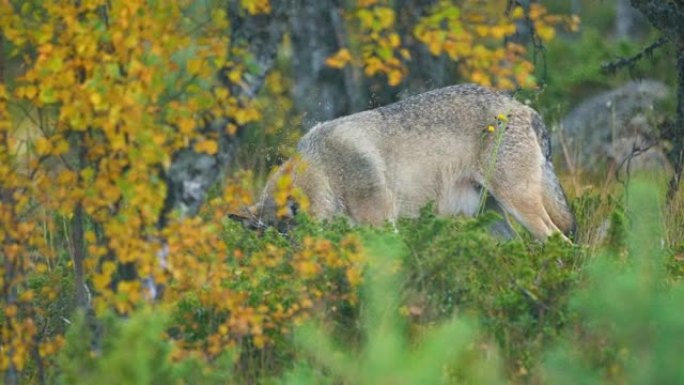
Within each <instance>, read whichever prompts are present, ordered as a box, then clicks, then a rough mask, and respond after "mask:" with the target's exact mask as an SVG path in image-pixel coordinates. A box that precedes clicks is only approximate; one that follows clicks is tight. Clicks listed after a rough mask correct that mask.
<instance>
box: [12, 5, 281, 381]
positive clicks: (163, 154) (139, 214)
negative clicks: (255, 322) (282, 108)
mask: <svg viewBox="0 0 684 385" xmlns="http://www.w3.org/2000/svg"><path fill="white" fill-rule="evenodd" d="M190 3H191V2H188V1H180V2H172V3H168V2H149V1H144V0H125V1H124V0H113V1H105V0H89V1H83V2H73V1H62V0H58V1H46V2H32V3H31V6H30V7H29V6H27V7H19V8H21V9H19V8H18V7H16V2H0V29H1V33H2V35H3V39H7V45H8V46H9V45H11V46H12V47H13V48H14V53H16V54H17V55H18V59H17V60H22V61H23V62H22V64H21V68H22V72H21V74H20V76H19V77H18V78H17V79H16V82H14V83H13V84H12V85H11V86H10V87H9V89H8V88H6V87H5V86H4V85H0V197H2V199H0V254H2V255H3V257H4V258H5V263H3V266H2V267H0V288H2V289H3V292H6V293H10V292H11V293H18V295H17V296H16V298H15V297H12V298H10V297H2V298H0V304H1V307H2V308H3V309H4V310H5V312H6V314H5V316H6V319H7V322H5V321H3V324H2V325H1V326H0V370H5V369H7V368H9V367H12V368H13V369H14V370H18V371H21V369H22V368H24V367H25V366H26V365H27V362H28V361H27V360H28V359H29V356H28V352H31V351H40V352H41V355H42V354H45V355H46V356H49V355H52V354H54V353H55V352H56V351H57V349H58V347H59V344H58V343H57V342H55V341H57V340H55V341H52V340H47V339H44V338H43V337H40V338H38V337H37V336H36V334H35V330H34V329H33V328H32V327H31V325H32V323H33V320H34V317H35V316H36V315H37V314H40V312H42V311H43V310H42V309H41V308H42V307H44V306H42V305H41V304H42V303H43V302H41V301H45V300H51V301H54V300H55V299H56V298H57V297H58V296H61V295H67V294H64V293H60V292H59V287H61V286H60V285H57V284H55V285H53V288H43V289H40V290H28V289H27V287H28V286H27V285H28V279H29V274H30V273H40V274H46V275H48V276H50V277H51V276H52V275H51V274H55V275H58V274H56V273H53V269H54V268H55V265H56V264H57V262H56V255H57V250H58V248H60V247H61V248H63V249H66V250H70V251H73V250H74V249H73V248H66V246H64V245H60V244H58V243H57V242H56V241H55V234H58V233H59V234H60V237H62V234H64V237H66V242H67V243H68V244H69V245H72V243H73V242H74V241H75V240H77V234H75V233H72V230H73V229H72V228H71V224H72V223H71V222H72V221H75V220H77V219H78V220H81V221H84V222H85V223H87V224H88V226H92V228H94V229H97V231H95V230H90V229H89V230H88V231H85V232H84V233H83V237H82V241H80V242H82V246H83V249H84V250H85V251H86V260H85V261H84V262H83V267H84V271H85V274H86V277H85V280H86V282H87V284H88V286H89V288H90V291H91V293H92V295H93V305H94V306H95V308H96V310H97V311H98V313H100V312H104V311H106V310H115V311H117V312H119V313H127V312H130V311H132V310H134V309H135V308H136V307H137V306H140V305H142V304H144V303H145V302H146V298H145V296H144V294H145V289H144V288H142V287H141V285H140V283H139V282H138V281H117V278H116V274H115V271H116V268H117V266H118V265H119V264H122V263H132V264H134V266H135V269H136V270H137V272H138V273H139V274H140V275H141V276H146V275H149V276H151V277H153V278H154V279H155V280H156V282H165V280H168V279H170V278H173V275H171V276H169V275H168V272H167V271H166V270H165V268H164V265H163V264H162V263H161V262H160V261H161V260H160V258H159V255H160V249H161V245H162V244H163V242H162V238H161V237H162V236H163V235H165V236H169V237H170V238H173V240H172V241H171V242H170V245H171V246H172V247H176V249H178V248H179V247H181V246H182V247H181V249H182V250H192V252H193V253H194V252H198V253H201V252H204V255H214V254H215V253H221V252H224V251H225V250H226V247H225V245H224V244H222V243H221V242H219V241H220V240H219V239H217V236H216V234H215V232H212V231H210V229H209V228H207V227H206V225H205V224H203V223H194V222H193V223H191V224H190V226H189V227H186V228H184V231H185V233H183V234H184V235H185V237H184V238H182V241H181V245H180V246H179V244H178V242H179V241H178V238H174V237H177V235H176V234H172V235H173V236H171V235H170V234H162V233H161V231H160V230H159V229H158V228H157V223H158V220H159V214H160V212H161V209H162V205H163V203H164V196H165V195H166V191H165V190H166V186H165V183H164V181H163V179H162V178H161V175H160V174H161V171H163V170H165V169H167V168H168V167H169V164H170V156H171V155H172V154H173V153H174V152H176V151H178V150H180V149H183V148H187V147H189V146H195V148H196V149H197V150H198V151H202V152H206V153H208V154H215V153H216V152H217V151H218V143H217V142H216V139H215V138H214V137H209V136H207V135H206V134H203V133H201V132H200V130H199V128H200V127H201V125H202V123H203V121H204V120H205V119H207V118H232V119H233V121H235V122H237V123H238V124H245V123H247V122H253V121H255V120H258V119H260V118H261V115H260V111H259V110H258V109H257V108H256V107H255V106H254V105H252V103H251V102H250V101H246V100H236V98H235V97H234V96H232V95H231V94H230V92H229V91H228V89H226V88H221V87H220V86H217V84H215V81H214V77H215V74H216V73H217V72H218V70H219V69H220V68H223V67H224V66H229V67H231V68H244V63H245V62H247V61H248V58H247V55H246V52H247V51H246V50H240V49H238V48H236V47H235V46H234V45H232V44H230V41H229V38H228V37H226V36H228V34H226V33H225V31H224V29H225V28H227V27H228V24H227V17H226V14H225V12H224V11H216V12H213V13H212V15H211V23H205V22H204V21H202V23H201V24H200V23H198V22H197V20H200V19H201V20H204V19H205V18H204V16H205V15H201V16H202V18H199V17H194V16H196V15H192V13H193V12H197V11H196V10H195V9H196V7H190V6H189V5H190ZM243 6H244V9H245V10H247V12H248V13H250V14H256V13H265V12H270V3H269V1H267V0H253V1H247V0H245V1H244V2H243ZM105 13H106V14H105ZM105 17H106V20H104V18H105ZM27 52H29V53H30V54H26V53H27ZM14 53H13V54H14ZM233 77H234V78H236V80H239V78H240V76H239V73H238V75H237V76H233ZM10 99H11V101H12V102H13V103H15V104H17V105H22V106H27V107H28V108H27V110H29V111H36V112H35V114H36V115H37V117H35V119H34V117H33V116H29V118H31V119H32V120H35V121H36V122H37V123H36V126H37V127H36V129H35V132H34V133H33V132H32V133H31V135H25V137H26V138H27V139H26V148H27V150H26V151H24V152H22V156H23V157H25V158H26V159H19V158H18V157H17V156H15V155H14V154H16V151H14V149H15V148H16V143H17V142H18V139H17V138H18V128H17V127H15V126H14V124H13V119H12V117H11V116H10V115H9V113H8V110H7V103H8V101H9V100H10ZM32 113H33V112H32ZM77 208H78V210H77ZM79 210H80V211H79ZM77 212H80V213H81V214H76V213H77ZM79 215H80V216H82V217H81V218H77V217H78V216H79ZM58 229H59V231H58ZM189 240H192V241H189ZM212 242H213V243H212ZM198 245H200V246H202V247H198ZM74 247H75V246H74ZM176 249H174V250H176ZM183 255H184V256H185V257H189V259H191V260H195V261H196V260H197V259H196V258H195V257H194V254H183ZM67 260H68V259H67ZM59 263H64V264H65V267H67V268H69V269H74V268H76V266H74V265H73V264H72V262H69V263H68V264H67V263H66V262H59ZM208 274H209V273H208ZM212 274H213V273H212ZM181 278H185V276H182V275H181ZM193 278H194V277H187V279H193ZM216 285H217V286H219V285H218V284H216ZM6 347H11V349H6ZM36 349H38V350H36ZM42 358H43V359H45V360H48V359H49V357H42Z"/></svg>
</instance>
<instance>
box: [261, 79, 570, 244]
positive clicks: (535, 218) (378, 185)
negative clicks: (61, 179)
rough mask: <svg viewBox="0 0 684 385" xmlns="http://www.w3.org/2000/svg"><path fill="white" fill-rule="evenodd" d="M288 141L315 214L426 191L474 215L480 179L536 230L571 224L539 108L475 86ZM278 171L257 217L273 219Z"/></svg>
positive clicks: (393, 213) (398, 203)
mask: <svg viewBox="0 0 684 385" xmlns="http://www.w3.org/2000/svg"><path fill="white" fill-rule="evenodd" d="M502 115H503V118H502ZM497 117H498V118H497ZM490 126H491V127H490ZM492 128H494V130H493V131H494V132H491V131H492ZM500 135H501V136H500ZM297 150H298V152H299V154H300V157H299V158H298V159H301V161H303V162H305V163H306V166H305V167H304V168H302V170H300V171H299V172H296V173H295V175H294V184H295V186H297V187H299V188H301V189H302V191H303V192H304V193H305V194H306V195H307V196H308V198H309V202H310V213H311V214H312V215H313V216H315V217H317V218H320V219H327V218H331V217H333V216H335V215H340V214H344V215H347V216H349V217H350V218H351V219H352V220H353V221H354V222H357V223H369V224H381V223H383V222H384V221H386V220H389V221H394V220H396V219H397V218H398V217H400V216H416V215H417V214H418V212H419V210H420V208H421V207H423V206H424V205H426V204H427V203H428V202H430V201H434V202H435V205H436V209H437V211H438V213H439V214H442V215H451V214H458V213H462V214H466V215H474V214H475V213H476V212H477V210H478V208H479V205H480V203H481V199H480V193H479V190H480V189H481V188H485V189H486V190H487V191H488V192H489V193H490V194H491V195H492V196H493V197H494V198H495V199H496V200H497V202H498V203H499V205H500V206H501V207H502V208H503V209H504V210H506V211H507V212H508V213H510V214H511V215H513V216H514V217H515V218H516V219H517V220H518V221H520V223H522V224H523V225H524V226H525V227H526V228H527V229H529V231H531V232H532V234H533V235H534V236H535V237H537V238H538V239H546V237H548V236H549V235H551V234H552V233H554V232H562V233H566V234H567V233H568V232H569V231H571V229H572V228H573V226H574V217H573V215H572V213H571V212H570V210H569V209H568V205H567V202H566V198H565V195H564V194H563V190H562V189H561V186H560V184H559V183H558V179H557V177H556V175H555V173H554V170H553V165H552V164H551V160H550V145H549V139H548V136H547V133H546V128H545V126H544V123H543V121H542V119H541V118H540V116H539V114H537V112H535V111H534V110H533V109H532V108H530V107H528V106H526V105H524V104H521V103H519V102H517V101H516V100H514V99H512V98H511V97H509V96H507V95H505V94H502V93H498V92H495V91H492V90H489V89H486V88H483V87H480V86H475V85H458V86H451V87H446V88H442V89H437V90H434V91H430V92H426V93H424V94H420V95H417V96H413V97H410V98H407V99H405V100H403V101H400V102H398V103H395V104H391V105H388V106H385V107H380V108H377V109H375V110H372V111H365V112H360V113H357V114H353V115H350V116H346V117H342V118H339V119H335V120H332V121H329V122H325V123H321V124H318V125H317V126H315V127H314V128H312V129H311V131H309V132H308V133H307V134H306V135H305V136H304V137H303V138H302V139H301V141H300V142H299V145H298V147H297ZM294 161H299V160H291V161H290V162H294ZM281 174H282V168H281V170H279V172H276V173H275V174H274V175H273V176H272V177H271V178H270V179H269V181H268V182H267V185H266V188H265V189H264V192H263V194H262V197H261V199H260V201H259V202H258V203H257V205H255V206H254V207H252V208H251V209H250V212H251V215H252V216H253V220H256V221H258V222H259V224H275V223H276V222H277V220H276V205H275V203H274V200H273V197H272V193H273V191H275V188H276V187H275V186H276V181H277V180H278V178H279V177H280V175H281Z"/></svg>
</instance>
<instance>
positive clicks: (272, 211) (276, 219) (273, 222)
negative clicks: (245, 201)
mask: <svg viewBox="0 0 684 385" xmlns="http://www.w3.org/2000/svg"><path fill="white" fill-rule="evenodd" d="M298 210H299V204H298V203H297V201H296V200H295V199H294V198H292V197H288V198H287V201H286V203H285V205H284V207H279V206H278V205H277V204H276V201H275V199H274V198H273V196H270V195H267V192H264V194H263V196H262V198H261V199H260V201H259V202H258V203H256V204H254V205H252V206H250V207H247V208H244V209H243V210H242V211H241V212H238V213H233V214H230V215H229V217H230V218H231V219H233V220H235V221H238V222H241V223H242V224H243V226H245V227H247V228H248V229H251V230H256V231H260V232H261V231H264V230H265V229H266V228H268V227H274V228H275V229H276V230H278V232H280V233H283V234H284V233H287V232H288V231H290V230H291V229H292V227H293V226H294V225H295V216H296V215H297V212H298Z"/></svg>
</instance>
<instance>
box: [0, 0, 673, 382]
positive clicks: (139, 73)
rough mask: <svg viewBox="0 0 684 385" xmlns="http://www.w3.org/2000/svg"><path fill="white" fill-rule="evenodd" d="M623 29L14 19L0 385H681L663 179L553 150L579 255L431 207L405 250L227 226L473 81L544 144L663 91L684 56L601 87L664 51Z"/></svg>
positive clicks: (646, 32) (507, 10) (142, 15)
mask: <svg viewBox="0 0 684 385" xmlns="http://www.w3.org/2000/svg"><path fill="white" fill-rule="evenodd" d="M628 3H629V2H627V1H624V0H611V1H609V0H604V1H600V2H596V1H590V0H572V1H562V0H548V1H526V0H521V1H504V0H496V1H479V0H450V1H448V0H434V1H415V0H357V1H346V0H345V1H340V0H316V1H313V0H311V1H309V0H288V1H276V0H270V1H269V0H239V1H238V0H229V1H226V0H206V1H178V2H173V3H170V2H158V1H149V0H127V1H125V2H124V1H101V0H84V1H79V2H75V3H74V2H70V1H53V2H43V1H24V0H22V1H14V0H9V1H5V2H3V3H2V4H0V27H1V34H0V55H1V56H0V83H1V84H0V197H1V198H2V199H1V200H0V242H1V243H0V245H1V249H0V289H1V290H0V302H1V303H2V312H1V313H0V372H2V379H3V383H6V384H18V383H22V384H23V383H27V384H53V383H64V384H76V383H83V384H86V383H107V382H110V383H129V384H146V383H149V384H157V383H187V384H195V383H207V384H213V383H217V384H219V383H220V384H224V383H235V384H238V383H239V384H245V383H251V384H257V383H258V384H273V383H303V384H306V383H331V384H332V383H349V384H358V383H378V382H391V383H407V384H408V383H438V382H439V383H471V384H480V383H482V384H484V383H487V384H491V383H499V382H505V383H514V384H518V383H520V384H522V383H533V384H537V383H583V382H592V383H607V384H612V383H659V382H663V383H678V382H680V381H681V379H680V378H679V377H681V370H680V369H679V365H678V363H677V361H676V359H677V357H678V356H677V352H678V351H681V346H679V345H678V344H679V343H680V342H679V341H681V339H680V338H679V337H680V336H679V334H678V333H679V329H681V328H678V325H680V324H681V322H680V321H681V317H682V314H684V313H682V312H681V311H680V310H679V308H678V306H677V303H678V301H679V302H681V298H679V297H680V296H681V287H680V286H681V279H682V277H684V197H683V194H682V193H681V191H680V192H679V193H678V195H676V196H674V198H673V199H670V200H669V201H666V200H665V198H664V192H662V190H663V189H664V186H665V181H666V180H667V178H668V177H669V175H668V172H667V170H660V171H656V172H653V171H652V172H648V173H647V174H649V179H647V180H642V181H641V182H639V183H636V184H634V183H633V182H632V181H631V178H629V176H631V175H628V178H618V177H616V173H614V172H613V171H614V170H611V169H609V168H608V169H606V168H599V167H597V168H595V169H587V170H584V169H581V170H577V169H576V167H574V165H572V164H569V162H568V160H567V159H568V158H567V157H564V156H562V151H561V152H560V153H559V151H557V152H556V159H555V160H556V163H557V165H558V166H559V168H560V169H562V170H564V171H563V172H562V173H561V175H560V177H561V180H562V182H563V185H564V187H565V189H566V191H567V192H568V194H569V198H570V201H571V204H572V207H573V211H574V212H575V214H576V216H577V222H578V229H579V230H578V232H577V234H576V245H568V244H566V243H564V242H563V241H562V240H560V239H557V238H553V239H551V240H549V241H548V242H547V243H545V244H540V243H537V242H535V241H533V240H532V239H531V237H530V236H529V235H527V234H526V233H525V232H524V230H523V229H522V228H519V227H516V229H517V232H518V234H517V235H516V237H514V239H512V240H508V241H503V240H501V239H499V238H497V237H496V236H493V235H492V234H491V231H490V228H491V227H492V226H493V225H494V224H495V222H496V221H498V220H499V219H500V218H499V217H498V216H497V214H496V213H485V214H484V215H482V216H480V217H478V218H476V219H466V218H440V217H436V216H435V215H434V213H433V212H432V210H431V208H430V207H426V208H425V209H424V210H423V212H422V214H421V216H420V218H416V219H405V220H402V221H401V222H400V223H398V224H397V226H396V228H395V227H391V226H387V227H385V228H365V227H362V226H350V225H349V224H348V223H346V222H345V221H344V219H341V218H340V219H338V220H335V221H332V222H329V223H318V222H316V221H313V220H312V219H310V218H307V217H306V215H305V214H300V215H299V217H298V219H297V226H296V227H295V228H294V230H292V231H291V232H289V233H288V234H280V233H278V232H277V231H276V230H275V229H267V230H264V231H259V232H254V231H252V230H249V229H246V228H244V227H243V226H242V225H241V224H240V223H238V222H235V221H232V220H230V219H228V218H229V215H230V214H232V213H236V212H239V210H241V209H242V208H243V207H244V206H246V205H248V204H250V203H251V202H252V201H253V200H254V199H255V197H257V196H258V193H259V191H260V188H261V186H262V185H263V183H264V180H265V178H266V177H267V175H268V174H269V173H270V172H271V171H272V170H273V168H274V167H276V166H277V165H279V164H281V163H282V162H283V161H284V160H285V159H287V158H289V157H290V156H292V155H293V154H294V153H295V147H296V143H297V140H298V139H299V138H300V137H301V135H303V134H304V133H305V132H306V131H307V130H308V129H309V128H311V127H312V126H313V125H315V124H316V123H318V122H321V121H325V120H329V119H332V118H335V117H338V116H342V115H346V114H350V113H353V112H357V111H361V110H365V109H370V108H374V107H376V106H379V105H385V104H388V103H391V102H393V101H396V100H399V99H402V98H405V97H407V96H410V95H413V94H416V93H420V92H423V91H427V90H430V89H434V88H438V87H441V86H446V85H451V84H458V83H465V82H476V83H480V84H483V85H488V86H492V87H496V88H500V89H503V90H506V91H509V92H511V93H513V95H514V96H515V97H516V98H518V99H520V100H522V101H525V102H527V103H529V104H531V105H532V106H534V107H535V108H537V109H538V110H539V111H540V112H541V113H542V115H543V116H544V117H545V120H546V122H547V124H548V126H549V127H550V128H551V129H552V130H553V131H554V132H555V133H558V132H560V130H562V127H561V125H562V122H563V119H564V118H565V117H566V116H567V115H568V114H569V113H570V112H571V111H572V110H573V108H575V107H576V106H577V105H579V104H581V103H582V102H584V101H585V100H586V99H588V98H590V97H591V96H594V95H596V94H598V93H600V92H604V91H608V90H611V89H614V88H616V87H619V86H621V85H622V84H624V83H626V82H628V81H630V80H632V79H633V78H641V77H644V78H649V79H655V80H659V81H662V82H663V83H664V84H666V85H673V84H675V83H676V79H677V72H676V70H675V63H674V60H673V58H674V56H675V55H674V53H673V52H675V51H676V47H677V46H676V45H675V44H674V43H672V44H669V45H665V46H663V47H661V49H659V50H656V51H655V53H654V54H653V55H652V57H647V58H645V59H643V60H641V61H640V62H638V63H637V65H636V66H634V67H631V68H630V69H629V71H618V72H616V73H615V74H613V75H610V74H607V73H605V72H603V71H602V70H601V66H602V64H604V63H606V62H609V61H611V60H614V59H616V58H619V57H630V56H633V55H635V54H637V53H638V52H640V50H641V49H642V48H643V47H645V46H647V45H648V44H650V43H651V42H653V41H654V40H655V39H657V38H658V37H659V36H660V34H659V32H658V31H656V30H654V29H653V28H651V27H650V24H649V22H648V20H646V19H645V18H644V17H643V16H640V15H639V14H638V12H636V11H635V10H634V9H631V8H630V7H629V4H628ZM625 7H626V8H625ZM675 96H676V94H675V92H674V90H673V92H670V94H669V95H668V96H667V97H665V98H664V99H663V100H660V101H659V102H658V104H657V105H655V106H654V108H655V110H656V111H657V113H658V114H659V116H663V117H667V116H672V115H673V111H674V110H675V105H676V102H675ZM664 121H667V119H666V118H663V119H659V120H658V122H664ZM657 129H660V126H658V127H657ZM556 138H557V136H555V135H554V139H556ZM668 145H669V144H668V143H667V142H666V143H664V146H665V148H666V149H667V146H668ZM286 182H287V181H284V183H282V189H283V190H284V191H283V193H290V192H291V191H289V189H291V183H289V184H288V183H286ZM654 229H655V230H654ZM678 376H679V377H678Z"/></svg>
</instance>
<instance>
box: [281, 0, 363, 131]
mask: <svg viewBox="0 0 684 385" xmlns="http://www.w3.org/2000/svg"><path fill="white" fill-rule="evenodd" d="M341 8H342V6H341V4H340V2H339V1H336V0H294V2H293V12H292V18H291V20H290V31H291V33H292V51H293V56H292V69H293V76H294V84H295V85H294V90H293V93H294V100H295V106H296V108H297V110H298V112H300V113H302V114H303V119H302V125H303V128H304V130H308V129H309V128H311V127H312V126H314V125H315V124H316V123H318V122H321V121H327V120H331V119H334V118H336V117H339V116H342V115H347V114H349V113H352V112H357V111H360V110H362V109H364V108H365V107H366V105H367V98H366V97H365V92H363V91H362V90H363V76H362V74H361V73H360V71H358V70H356V69H353V68H351V66H347V67H346V68H345V69H344V70H342V71H340V70H337V69H334V68H329V67H327V66H326V64H325V60H326V59H327V58H328V57H330V56H331V55H333V54H334V53H335V52H337V51H338V50H339V49H340V48H341V47H344V46H347V43H348V42H347V36H346V32H345V25H344V15H342V14H341Z"/></svg>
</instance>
